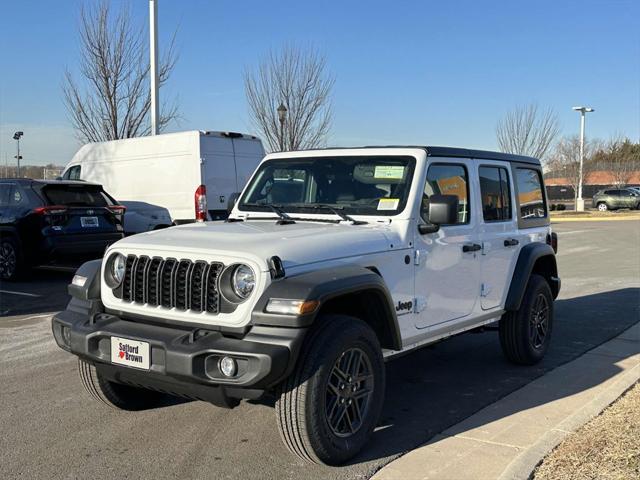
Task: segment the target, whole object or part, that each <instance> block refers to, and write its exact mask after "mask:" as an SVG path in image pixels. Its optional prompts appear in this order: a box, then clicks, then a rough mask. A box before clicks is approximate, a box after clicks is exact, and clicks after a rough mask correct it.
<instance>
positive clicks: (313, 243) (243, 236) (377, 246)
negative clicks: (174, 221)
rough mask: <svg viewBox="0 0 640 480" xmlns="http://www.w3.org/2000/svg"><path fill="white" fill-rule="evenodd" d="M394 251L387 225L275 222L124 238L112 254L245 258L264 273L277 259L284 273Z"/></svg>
mask: <svg viewBox="0 0 640 480" xmlns="http://www.w3.org/2000/svg"><path fill="white" fill-rule="evenodd" d="M393 244H395V246H396V247H397V246H399V245H398V244H399V239H398V236H397V234H396V233H395V232H394V231H393V230H392V229H391V228H389V225H388V224H366V225H348V224H335V223H320V222H303V221H299V220H298V221H296V223H295V224H291V225H277V224H276V222H275V220H249V221H244V222H231V223H224V222H206V223H193V224H189V225H182V226H178V227H172V228H167V229H164V230H156V231H152V232H146V233H141V234H138V235H133V236H131V237H127V238H125V239H123V240H120V241H119V242H117V243H115V244H114V245H112V247H111V249H113V250H128V249H135V250H144V251H148V252H149V253H150V254H157V255H160V256H170V255H178V254H180V253H183V254H189V255H197V254H198V253H203V254H206V255H207V256H211V255H215V254H216V253H219V254H221V255H223V256H225V257H235V258H247V259H249V258H251V259H253V260H254V261H256V262H257V263H258V264H260V265H261V266H262V268H263V269H264V270H266V260H267V259H268V258H270V257H271V256H273V255H277V256H279V257H280V258H281V259H282V261H283V263H284V267H285V269H286V268H294V267H298V266H302V265H305V264H309V263H313V262H320V261H327V260H335V259H339V258H348V257H353V256H362V255H367V254H371V253H375V252H381V251H385V250H388V249H389V248H393V247H390V246H391V245H393Z"/></svg>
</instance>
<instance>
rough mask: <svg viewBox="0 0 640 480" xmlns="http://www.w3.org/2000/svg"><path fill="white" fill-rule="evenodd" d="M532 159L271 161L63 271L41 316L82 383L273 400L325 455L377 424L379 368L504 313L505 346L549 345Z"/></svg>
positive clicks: (304, 441) (345, 452)
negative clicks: (187, 219)
mask: <svg viewBox="0 0 640 480" xmlns="http://www.w3.org/2000/svg"><path fill="white" fill-rule="evenodd" d="M556 248H557V237H556V236H555V234H553V233H552V232H551V229H550V227H549V217H548V212H547V202H546V195H545V189H544V185H543V180H542V171H541V168H540V162H539V161H538V160H536V159H533V158H529V157H522V156H515V155H506V154H502V153H494V152H484V151H475V150H464V149H457V148H445V147H381V148H356V149H329V150H316V151H306V152H288V153H278V154H272V155H268V156H267V157H266V158H265V159H264V160H263V162H262V163H261V164H260V166H259V167H258V169H257V171H256V172H255V173H254V174H253V177H252V178H251V180H250V181H249V183H248V185H247V187H246V188H245V189H244V191H243V193H242V194H241V195H240V196H239V197H238V199H237V201H236V202H235V206H232V210H231V212H230V216H229V219H228V220H227V221H226V222H207V223H197V224H190V225H184V226H179V227H173V228H169V229H166V230H160V231H154V232H148V233H142V234H139V235H135V236H132V237H128V238H125V239H123V240H121V241H119V242H117V243H115V244H113V245H112V246H111V247H110V248H109V249H108V251H107V252H106V254H105V256H104V259H103V260H101V261H100V260H98V261H93V262H88V263H86V264H84V265H83V266H82V267H81V268H80V269H79V270H78V272H77V274H76V276H75V277H74V279H73V282H72V284H71V285H70V286H69V293H70V294H71V296H72V299H71V302H70V303H69V306H68V307H67V310H65V311H63V312H60V313H59V314H57V315H56V316H55V317H54V318H53V321H52V322H53V325H52V327H53V333H54V336H55V339H56V342H57V343H58V345H59V346H60V347H62V348H63V349H65V350H67V351H69V352H71V353H73V354H75V355H77V356H78V357H79V372H80V377H81V379H82V382H83V384H84V386H85V387H86V388H87V390H88V391H89V392H90V393H91V394H93V396H94V397H95V398H97V399H98V400H101V401H103V402H105V403H107V404H109V405H112V406H115V407H117V408H121V409H126V410H134V409H140V408H147V407H149V406H151V405H153V404H154V401H156V400H158V399H159V397H160V395H161V393H170V394H174V395H180V396H185V397H188V398H192V399H198V400H204V401H208V402H211V403H213V404H215V405H219V406H226V407H232V406H235V405H237V403H238V402H239V401H240V399H243V398H244V399H257V398H258V397H260V396H261V395H263V394H265V393H267V392H269V393H273V394H275V395H276V396H277V401H276V415H277V418H278V424H279V428H280V434H281V436H282V440H283V441H284V443H285V444H286V446H287V447H288V448H289V449H290V450H291V451H292V452H293V453H294V454H296V455H298V456H300V457H301V458H303V459H306V460H308V461H312V462H323V463H327V464H339V463H342V462H344V461H346V460H348V459H349V458H351V457H353V456H354V455H355V454H356V453H358V451H360V450H361V449H362V447H363V446H364V444H365V443H366V442H367V439H368V438H369V437H370V435H371V433H372V431H373V429H374V427H375V426H376V422H377V421H378V418H379V415H380V412H381V409H382V404H383V398H384V392H385V367H384V360H385V359H388V358H392V357H393V356H394V355H397V354H400V353H405V352H407V351H410V350H413V349H416V348H418V347H421V346H423V345H427V344H430V343H433V342H436V341H438V340H442V339H443V338H446V337H449V336H452V335H455V334H458V333H462V332H465V331H467V330H470V329H474V328H477V327H480V326H483V325H486V324H489V323H493V322H498V321H499V332H500V342H501V345H502V348H503V350H504V353H505V354H506V356H507V358H508V359H509V360H511V361H513V362H516V363H520V364H525V365H530V364H533V363H535V362H538V361H539V360H540V359H541V358H542V357H543V355H544V354H545V351H546V350H547V348H548V346H549V340H550V335H551V330H552V325H553V301H554V299H555V298H556V296H557V295H558V291H559V289H560V280H559V278H558V272H557V266H556V259H555V250H556Z"/></svg>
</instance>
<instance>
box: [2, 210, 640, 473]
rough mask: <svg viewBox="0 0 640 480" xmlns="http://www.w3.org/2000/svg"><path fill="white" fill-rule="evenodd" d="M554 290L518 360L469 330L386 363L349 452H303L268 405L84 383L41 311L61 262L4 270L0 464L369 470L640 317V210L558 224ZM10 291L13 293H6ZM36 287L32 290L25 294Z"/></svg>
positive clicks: (58, 291) (62, 281)
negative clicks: (127, 397) (115, 391)
mask: <svg viewBox="0 0 640 480" xmlns="http://www.w3.org/2000/svg"><path fill="white" fill-rule="evenodd" d="M554 228H555V230H556V231H557V232H558V234H559V237H560V251H559V256H558V262H559V270H560V275H561V277H562V283H563V284H562V292H561V295H560V297H559V299H558V301H557V302H556V324H555V326H554V333H553V340H552V343H551V348H550V351H549V353H548V354H547V356H546V358H545V359H544V361H543V362H542V363H541V364H539V365H537V366H535V367H515V366H513V365H511V364H509V363H507V362H506V361H505V360H504V358H503V356H502V354H501V351H500V347H499V343H498V338H497V334H496V333H495V332H493V331H489V332H485V333H481V334H475V333H474V334H471V333H469V334H465V335H462V336H459V337H456V338H454V339H450V340H447V341H445V342H442V343H439V344H437V345H434V346H431V347H428V348H424V349H422V350H420V351H418V352H415V353H412V354H409V355H407V356H404V357H402V358H399V359H397V360H393V361H391V362H389V363H388V364H387V394H386V403H385V409H384V413H383V418H382V420H381V422H380V425H379V427H378V429H377V431H376V433H375V434H374V436H373V440H372V441H371V443H370V444H369V446H368V448H366V449H365V451H364V452H363V453H362V454H361V455H360V456H359V457H357V458H356V459H355V460H354V461H352V462H351V464H350V465H347V466H344V467H338V468H330V467H321V466H309V465H306V464H304V463H302V462H299V461H298V460H296V459H295V458H293V457H292V456H291V455H290V454H289V453H288V452H287V451H286V450H285V448H284V446H282V444H281V442H280V438H279V435H278V431H277V427H276V421H275V415H274V412H273V408H272V407H271V405H269V402H268V401H265V402H263V403H248V402H243V403H241V405H240V406H239V407H237V408H236V409H233V410H224V409H219V408H216V407H213V406H211V405H208V404H205V403H202V402H183V401H179V400H176V401H167V404H166V406H164V407H161V408H157V409H153V410H147V411H143V412H134V413H125V412H117V411H113V410H109V409H107V408H102V407H101V406H100V405H98V404H96V403H94V402H93V401H92V400H91V399H90V398H89V396H88V395H87V394H85V392H84V390H83V389H82V387H81V385H80V382H79V380H78V378H77V372H76V362H75V359H74V357H72V356H70V355H68V354H67V353H65V352H63V351H62V350H60V349H58V348H57V347H56V346H55V343H54V341H53V338H52V337H51V333H50V323H49V317H50V315H49V313H50V312H54V311H56V310H59V309H61V308H64V305H65V303H66V298H67V297H66V284H67V283H68V282H69V280H70V279H71V276H72V274H71V273H61V272H37V273H36V275H35V278H34V280H35V281H34V282H33V283H12V284H8V283H0V314H1V315H2V317H1V318H0V364H1V365H2V369H1V370H0V385H2V387H1V389H0V404H1V405H2V407H3V408H2V409H0V425H1V427H2V432H3V435H1V436H0V476H2V477H3V478H5V477H7V478H15V477H18V476H24V478H91V477H98V476H100V477H102V478H120V477H142V478H147V477H155V478H178V477H179V478H247V479H253V478H336V479H338V478H340V479H342V478H369V477H370V476H371V475H372V474H373V473H374V472H375V471H377V470H378V469H379V468H380V467H381V466H382V465H384V464H386V463H388V462H389V461H391V460H392V459H393V458H395V457H396V456H398V455H400V454H402V453H403V452H405V451H407V450H410V449H412V448H414V447H416V446H418V445H420V444H422V443H424V442H426V441H427V440H428V439H429V438H430V437H432V436H433V435H435V434H436V433H438V432H440V431H442V430H444V429H446V428H447V427H449V426H451V425H453V424H455V423H458V422H460V421H461V420H463V419H464V418H466V417H468V416H470V415H471V414H473V413H474V412H476V411H478V410H480V409H481V408H483V407H485V406H486V405H488V404H490V403H492V402H494V401H495V400H497V399H499V398H502V397H504V396H505V395H507V394H508V393H510V392H512V391H514V390H516V389H518V388H520V387H521V386H523V385H525V384H527V383H528V382H530V381H531V380H533V379H534V378H537V377H539V376H540V375H542V374H544V373H545V372H546V371H548V370H550V369H553V368H555V367H557V366H558V365H561V364H563V363H566V362H567V361H569V360H571V359H573V358H575V357H577V356H579V355H580V354H582V353H584V352H585V351H587V350H590V349H591V348H593V347H594V346H596V345H599V344H600V343H603V342H604V341H606V340H608V339H610V338H612V337H614V336H615V335H617V334H618V333H620V332H622V331H623V330H624V329H626V328H628V327H629V326H630V325H632V324H633V323H635V322H637V321H638V320H639V318H640V317H639V311H638V307H639V305H640V248H639V246H640V224H639V223H638V222H636V221H617V222H571V223H566V224H558V225H554ZM7 292H11V293H7ZM30 295H37V296H30Z"/></svg>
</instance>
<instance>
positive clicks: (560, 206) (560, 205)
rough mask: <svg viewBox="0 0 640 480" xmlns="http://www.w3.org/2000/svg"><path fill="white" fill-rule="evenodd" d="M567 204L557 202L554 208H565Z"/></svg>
mask: <svg viewBox="0 0 640 480" xmlns="http://www.w3.org/2000/svg"><path fill="white" fill-rule="evenodd" d="M566 209H567V206H566V205H565V204H564V203H559V204H557V205H556V210H566Z"/></svg>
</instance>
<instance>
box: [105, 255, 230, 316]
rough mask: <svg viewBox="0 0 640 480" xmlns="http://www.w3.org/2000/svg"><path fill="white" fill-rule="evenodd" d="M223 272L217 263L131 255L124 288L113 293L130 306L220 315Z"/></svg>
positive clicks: (122, 285) (120, 287) (121, 287)
mask: <svg viewBox="0 0 640 480" xmlns="http://www.w3.org/2000/svg"><path fill="white" fill-rule="evenodd" d="M223 268H224V265H223V264H222V263H218V262H211V263H207V262H204V261H200V260H198V261H196V262H193V261H191V260H176V259H175V258H167V259H163V258H159V257H147V256H146V255H141V256H136V255H128V256H127V262H126V266H125V273H124V279H123V280H122V284H121V285H120V286H119V287H118V288H116V289H114V291H113V292H114V295H115V296H116V297H118V298H121V299H122V300H125V301H128V302H134V303H140V304H147V305H152V306H158V305H161V306H163V307H167V308H176V309H178V310H191V311H193V312H207V313H212V314H217V313H218V311H219V305H220V293H219V292H218V276H219V275H220V273H221V272H222V270H223Z"/></svg>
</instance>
